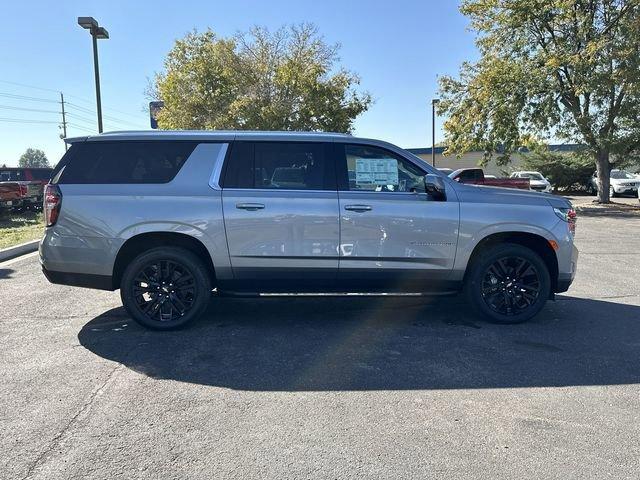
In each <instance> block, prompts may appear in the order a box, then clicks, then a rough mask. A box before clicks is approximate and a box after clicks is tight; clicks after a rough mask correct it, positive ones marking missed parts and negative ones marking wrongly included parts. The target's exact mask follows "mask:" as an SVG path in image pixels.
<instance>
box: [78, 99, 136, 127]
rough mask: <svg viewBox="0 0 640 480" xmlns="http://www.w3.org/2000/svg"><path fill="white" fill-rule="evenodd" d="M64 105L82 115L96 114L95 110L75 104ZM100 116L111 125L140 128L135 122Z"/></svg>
mask: <svg viewBox="0 0 640 480" xmlns="http://www.w3.org/2000/svg"><path fill="white" fill-rule="evenodd" d="M66 104H67V105H69V106H71V107H73V108H74V109H76V110H79V111H80V112H82V113H89V114H91V115H95V113H96V112H95V110H91V109H90V108H86V107H83V106H80V105H77V104H75V103H71V102H66ZM76 116H77V115H76ZM102 116H103V118H104V119H105V120H110V121H111V123H122V124H124V125H132V126H134V127H136V128H141V127H140V124H138V123H135V122H131V121H129V120H123V119H121V118H118V117H114V116H111V115H102Z"/></svg>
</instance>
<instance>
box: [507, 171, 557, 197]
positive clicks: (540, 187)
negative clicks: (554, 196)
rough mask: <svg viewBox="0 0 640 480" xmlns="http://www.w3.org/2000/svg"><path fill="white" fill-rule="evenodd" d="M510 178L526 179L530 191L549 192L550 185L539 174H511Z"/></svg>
mask: <svg viewBox="0 0 640 480" xmlns="http://www.w3.org/2000/svg"><path fill="white" fill-rule="evenodd" d="M510 178H528V179H529V184H530V188H531V190H535V191H536V192H545V193H550V192H551V188H552V187H551V183H549V180H547V179H546V178H545V177H544V175H542V174H541V173H540V172H513V173H512V174H511V176H510Z"/></svg>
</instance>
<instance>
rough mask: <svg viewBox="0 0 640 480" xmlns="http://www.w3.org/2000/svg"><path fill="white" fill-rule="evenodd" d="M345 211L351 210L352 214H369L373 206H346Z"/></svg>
mask: <svg viewBox="0 0 640 480" xmlns="http://www.w3.org/2000/svg"><path fill="white" fill-rule="evenodd" d="M344 209H345V210H351V211H352V212H368V211H370V210H371V209H372V208H371V205H345V206H344Z"/></svg>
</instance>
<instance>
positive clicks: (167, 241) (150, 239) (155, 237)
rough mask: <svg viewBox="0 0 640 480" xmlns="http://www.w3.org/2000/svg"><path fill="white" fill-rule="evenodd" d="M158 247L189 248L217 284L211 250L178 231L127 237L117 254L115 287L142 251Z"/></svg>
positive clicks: (114, 276)
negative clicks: (128, 266)
mask: <svg viewBox="0 0 640 480" xmlns="http://www.w3.org/2000/svg"><path fill="white" fill-rule="evenodd" d="M156 247H180V248H184V249H185V250H189V251H190V252H192V253H194V254H195V255H196V256H197V257H198V258H200V259H201V260H202V261H203V263H204V265H205V267H206V268H207V271H208V272H209V276H210V279H211V284H212V285H215V284H216V283H215V281H216V273H215V268H214V266H213V261H212V259H211V255H210V254H209V251H208V250H207V248H206V247H205V246H204V244H203V243H202V242H201V241H200V240H198V239H197V238H195V237H193V236H191V235H188V234H186V233H177V232H145V233H140V234H138V235H134V236H133V237H131V238H129V239H127V241H125V242H124V243H123V244H122V246H121V247H120V249H119V250H118V253H117V255H116V259H115V262H114V265H113V276H112V282H113V286H114V287H115V288H119V287H120V281H121V279H122V275H123V274H124V270H125V269H126V267H127V265H128V264H129V263H130V262H131V261H132V260H133V259H134V258H135V257H137V256H138V255H140V254H141V253H143V252H145V251H147V250H150V249H152V248H156Z"/></svg>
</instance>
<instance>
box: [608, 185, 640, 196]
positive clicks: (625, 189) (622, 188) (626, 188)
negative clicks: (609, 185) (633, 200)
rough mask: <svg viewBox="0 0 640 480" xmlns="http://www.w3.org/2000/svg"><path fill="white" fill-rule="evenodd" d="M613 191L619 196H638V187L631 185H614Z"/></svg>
mask: <svg viewBox="0 0 640 480" xmlns="http://www.w3.org/2000/svg"><path fill="white" fill-rule="evenodd" d="M613 191H614V192H616V193H618V194H634V195H635V194H637V193H638V187H636V186H630V185H613Z"/></svg>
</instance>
